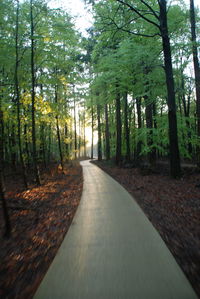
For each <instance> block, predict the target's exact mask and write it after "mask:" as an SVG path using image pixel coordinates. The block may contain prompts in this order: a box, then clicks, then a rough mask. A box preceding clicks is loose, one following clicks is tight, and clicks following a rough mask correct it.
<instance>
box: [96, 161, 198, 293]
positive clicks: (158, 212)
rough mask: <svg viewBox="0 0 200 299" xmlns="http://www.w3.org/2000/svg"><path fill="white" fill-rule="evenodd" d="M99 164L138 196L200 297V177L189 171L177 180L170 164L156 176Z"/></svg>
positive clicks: (141, 171) (144, 170)
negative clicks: (172, 176)
mask: <svg viewBox="0 0 200 299" xmlns="http://www.w3.org/2000/svg"><path fill="white" fill-rule="evenodd" d="M95 164H97V165H98V166H99V167H101V168H102V169H103V170H105V171H106V172H107V173H108V174H110V175H111V176H112V177H113V178H114V179H116V180H117V181H118V182H119V183H120V184H122V185H123V186H124V187H125V189H127V190H128V191H129V192H130V193H131V194H132V195H133V196H134V198H135V200H136V201H137V203H138V204H139V206H140V207H141V208H142V209H143V211H144V212H145V214H146V215H147V217H148V218H149V220H150V221H151V222H152V224H153V225H154V227H155V228H156V229H157V231H158V232H159V233H160V235H161V237H162V238H163V240H164V241H165V243H166V244H167V246H168V248H169V249H170V251H171V252H172V254H173V255H174V257H175V259H176V261H177V262H178V264H179V265H180V267H181V268H182V270H183V272H184V273H185V275H186V276H187V278H188V280H189V281H190V283H191V284H192V286H193V288H194V289H195V291H196V293H197V294H198V296H199V298H200V174H199V173H197V172H196V171H195V170H194V169H191V168H185V171H184V173H183V177H182V178H181V179H179V180H174V179H171V178H170V177H169V176H168V171H167V170H166V169H165V168H166V165H160V166H159V167H158V169H157V171H156V172H155V173H154V174H152V173H148V171H147V170H146V169H142V170H140V169H138V168H120V167H116V166H113V165H112V164H108V163H106V162H103V161H102V162H97V161H96V162H95Z"/></svg>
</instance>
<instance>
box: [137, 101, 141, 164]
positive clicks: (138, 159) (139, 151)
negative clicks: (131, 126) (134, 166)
mask: <svg viewBox="0 0 200 299" xmlns="http://www.w3.org/2000/svg"><path fill="white" fill-rule="evenodd" d="M136 108H137V123H138V131H140V129H141V128H142V113H141V98H140V97H139V98H136ZM141 151H142V141H141V140H138V141H137V150H136V162H137V163H138V164H140V160H141V158H140V154H141Z"/></svg>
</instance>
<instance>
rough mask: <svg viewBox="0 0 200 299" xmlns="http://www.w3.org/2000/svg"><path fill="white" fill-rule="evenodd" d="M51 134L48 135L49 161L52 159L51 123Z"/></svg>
mask: <svg viewBox="0 0 200 299" xmlns="http://www.w3.org/2000/svg"><path fill="white" fill-rule="evenodd" d="M48 131H49V132H48V133H49V136H48V162H49V163H50V161H51V124H50V125H49V130H48Z"/></svg>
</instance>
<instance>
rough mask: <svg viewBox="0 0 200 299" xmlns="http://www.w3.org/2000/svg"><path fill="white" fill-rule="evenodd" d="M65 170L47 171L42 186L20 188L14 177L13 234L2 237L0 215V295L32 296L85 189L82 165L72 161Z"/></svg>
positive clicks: (9, 196)
mask: <svg viewBox="0 0 200 299" xmlns="http://www.w3.org/2000/svg"><path fill="white" fill-rule="evenodd" d="M66 173H67V175H65V174H63V173H62V172H60V171H59V170H58V169H57V170H55V169H54V170H51V171H50V174H49V175H48V174H47V173H46V174H44V176H43V184H42V186H39V187H35V186H31V187H30V188H29V190H26V191H19V189H20V188H19V184H20V183H19V182H18V184H17V183H16V181H15V184H13V189H11V190H9V192H7V201H8V206H10V208H9V214H10V217H11V224H12V236H11V238H10V239H3V237H2V235H3V218H2V217H1V218H0V234H1V236H0V238H1V240H0V242H1V247H0V260H1V265H0V298H7V299H11V298H12V299H17V298H20V299H23V298H32V296H33V294H34V292H35V290H36V288H37V286H38V284H39V283H40V281H41V279H42V278H43V276H44V274H45V272H46V271H47V269H48V267H49V265H50V263H51V261H52V260H53V258H54V256H55V254H56V252H57V250H58V248H59V246H60V244H61V242H62V240H63V238H64V236H65V234H66V232H67V230H68V228H69V226H70V223H71V221H72V219H73V216H74V214H75V212H76V209H77V206H78V204H79V201H80V197H81V193H82V182H83V179H82V169H81V166H80V165H78V164H74V165H70V167H69V169H68V168H67V170H66ZM15 179H16V178H15ZM9 183H10V188H12V181H11V182H9ZM15 186H17V189H16V191H15V188H16V187H15ZM0 213H1V209H0Z"/></svg>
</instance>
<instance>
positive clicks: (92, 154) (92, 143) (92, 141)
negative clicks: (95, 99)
mask: <svg viewBox="0 0 200 299" xmlns="http://www.w3.org/2000/svg"><path fill="white" fill-rule="evenodd" d="M91 113H92V124H91V125H92V140H91V159H93V156H94V108H93V104H92V111H91Z"/></svg>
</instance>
